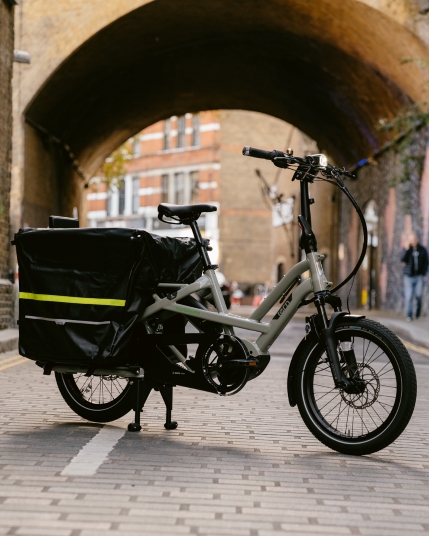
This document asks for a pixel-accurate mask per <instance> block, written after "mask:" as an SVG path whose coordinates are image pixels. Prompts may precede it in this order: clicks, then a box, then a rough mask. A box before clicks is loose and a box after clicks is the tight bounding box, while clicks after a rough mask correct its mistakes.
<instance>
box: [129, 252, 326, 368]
mask: <svg viewBox="0 0 429 536" xmlns="http://www.w3.org/2000/svg"><path fill="white" fill-rule="evenodd" d="M324 258H325V257H324V255H320V254H319V253H318V252H311V253H308V254H307V256H306V259H304V260H303V261H301V262H299V263H298V264H296V265H295V266H294V267H293V268H291V269H290V270H289V272H288V273H287V274H286V275H285V276H284V277H283V278H282V280H281V281H280V282H279V283H278V284H277V286H276V287H274V289H273V290H272V291H271V292H270V293H269V294H268V296H267V297H266V298H265V300H264V301H263V302H262V303H261V304H260V305H259V307H258V308H257V309H255V311H254V312H253V313H252V314H251V315H250V317H249V318H247V319H246V318H243V317H240V316H237V315H234V314H230V313H228V310H227V308H226V305H225V301H224V299H223V296H222V292H221V289H220V285H219V282H218V280H217V278H216V274H215V272H214V270H213V269H209V270H206V272H205V274H204V275H203V276H202V277H200V278H199V279H197V280H196V281H195V282H194V283H192V284H190V285H179V284H175V283H171V284H170V283H162V284H160V285H159V287H158V288H160V289H163V288H169V289H172V288H177V289H178V290H177V291H175V292H174V293H173V294H170V295H169V296H167V297H165V298H160V297H159V296H158V295H157V294H154V295H153V299H154V300H155V303H154V304H152V305H150V306H149V307H147V309H146V310H145V311H144V313H143V314H142V316H141V317H140V319H139V320H140V321H143V322H146V321H149V320H150V319H151V318H154V317H155V316H156V315H157V314H159V313H160V312H161V311H168V312H170V313H176V314H183V315H185V316H188V317H189V318H190V319H191V318H192V317H198V318H199V319H204V320H208V321H210V322H214V323H218V324H221V325H222V326H223V327H224V330H225V332H226V333H229V334H233V328H234V327H237V328H242V329H246V330H249V331H256V332H258V333H259V334H260V335H259V337H258V338H257V340H256V342H254V343H250V341H245V343H246V345H247V346H248V347H249V346H253V349H252V350H251V353H252V354H253V353H254V352H256V354H257V355H261V354H266V353H267V352H268V350H269V348H270V347H271V345H272V344H273V342H274V341H275V340H276V339H277V337H278V336H279V334H280V333H281V332H282V331H283V329H284V328H285V327H286V325H287V324H288V323H289V321H290V320H291V318H292V317H293V316H294V314H295V313H296V311H297V309H298V307H299V305H300V303H301V302H302V301H303V300H305V299H306V298H307V296H308V295H309V294H311V293H313V292H321V291H326V290H328V289H329V288H330V287H331V286H332V283H331V282H329V281H328V280H327V279H326V276H325V274H324V271H323V267H322V264H321V262H320V261H322V260H323V259H324ZM307 271H310V277H309V278H308V279H305V280H304V281H303V282H302V283H300V284H299V285H298V287H297V288H296V289H295V290H294V291H293V292H292V293H291V294H290V295H289V296H288V297H287V299H286V300H285V302H284V303H283V304H282V306H281V307H280V309H279V310H278V311H277V313H276V315H275V316H274V318H273V319H272V320H271V322H269V323H264V322H262V319H263V318H264V316H265V315H266V314H267V313H268V311H269V310H270V309H271V308H272V307H273V306H274V305H275V304H276V303H277V302H278V301H279V300H280V298H281V297H282V296H283V294H285V292H286V291H287V289H288V288H289V287H290V286H291V285H292V284H293V282H294V281H296V279H297V278H298V277H300V276H301V275H302V274H303V273H305V272H307ZM202 289H210V290H211V292H212V294H213V296H214V301H215V305H216V308H217V309H218V312H211V311H204V310H201V309H197V308H195V307H190V306H187V305H186V306H185V305H181V304H180V303H178V302H179V301H180V300H182V299H184V298H186V297H187V296H189V295H191V294H192V293H194V292H197V291H199V290H202ZM176 352H177V349H176ZM176 352H174V353H176ZM178 353H179V352H177V353H176V355H177V354H178ZM178 357H179V358H180V357H183V356H178ZM181 360H182V359H181ZM182 361H183V360H182Z"/></svg>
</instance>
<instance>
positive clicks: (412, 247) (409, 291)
mask: <svg viewBox="0 0 429 536" xmlns="http://www.w3.org/2000/svg"><path fill="white" fill-rule="evenodd" d="M401 261H402V264H403V265H404V294H405V307H406V312H407V321H408V322H410V321H411V320H412V319H413V305H414V298H415V299H416V302H417V308H416V318H419V317H420V314H421V312H422V294H423V277H424V276H425V275H426V273H427V271H428V264H429V261H428V252H427V250H426V248H425V247H423V246H422V245H421V244H419V242H418V238H417V235H416V233H411V234H410V235H409V236H408V249H403V250H402V253H401Z"/></svg>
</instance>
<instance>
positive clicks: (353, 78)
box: [26, 0, 427, 174]
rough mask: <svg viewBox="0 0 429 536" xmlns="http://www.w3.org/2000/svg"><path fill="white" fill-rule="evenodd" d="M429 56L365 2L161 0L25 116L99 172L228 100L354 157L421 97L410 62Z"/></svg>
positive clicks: (64, 75) (77, 63)
mask: <svg viewBox="0 0 429 536" xmlns="http://www.w3.org/2000/svg"><path fill="white" fill-rule="evenodd" d="M426 55H427V51H426V48H425V47H424V46H423V44H422V43H421V42H420V41H419V40H418V39H417V37H415V36H414V35H413V34H412V33H411V32H409V31H408V30H407V29H405V28H404V27H402V26H400V25H399V24H398V23H396V22H394V21H392V20H391V19H388V18H387V17H386V16H385V15H383V14H382V13H380V12H379V11H376V10H374V9H372V8H370V7H368V6H367V5H365V4H362V3H360V2H358V1H356V0H318V1H317V2H314V0H308V1H307V0H265V2H261V1H259V0H248V1H246V2H243V1H241V0H216V1H204V2H201V0H156V1H154V2H152V3H150V4H147V5H145V6H143V7H140V8H138V9H136V10H134V11H132V12H130V13H128V14H127V15H125V16H123V17H121V18H119V19H118V20H116V21H115V22H113V23H111V24H110V25H108V26H106V27H105V28H103V29H102V30H101V31H99V32H98V33H96V34H95V35H94V36H93V37H91V38H90V39H89V40H88V41H86V42H85V43H84V44H83V45H82V46H80V47H79V48H78V49H77V50H76V51H75V52H74V53H73V54H72V55H70V56H69V57H68V58H67V59H66V60H65V61H64V62H63V63H62V64H61V65H60V67H59V68H58V69H57V70H56V72H55V73H54V74H53V75H52V76H51V77H50V78H49V79H48V80H47V81H46V83H45V84H44V86H43V87H42V88H41V89H40V91H39V92H38V94H37V95H36V97H35V98H34V99H33V101H32V102H31V103H30V105H29V107H28V108H27V111H26V115H27V117H28V118H29V119H31V120H33V121H35V122H37V123H38V124H40V125H42V126H43V127H44V128H46V129H47V130H48V131H50V132H51V133H52V134H55V135H56V136H58V137H59V138H60V139H61V140H63V141H64V142H65V143H67V144H68V145H69V146H70V147H71V148H72V150H73V152H74V153H75V154H76V155H77V156H78V158H79V160H80V162H81V164H82V165H83V167H84V169H85V170H86V172H87V173H89V174H91V173H94V172H95V171H96V169H97V168H98V166H99V164H100V163H101V162H102V160H103V159H104V158H105V157H106V156H107V155H108V154H109V153H110V152H111V151H112V150H113V149H114V148H115V147H116V146H118V145H119V144H120V143H121V142H122V141H124V140H125V139H127V138H128V137H129V136H131V135H133V134H134V133H136V132H138V131H139V130H141V129H142V128H144V127H146V126H148V125H150V124H152V123H154V122H155V121H158V120H160V119H162V118H165V117H168V116H170V115H174V114H182V113H184V112H188V111H195V110H204V109H219V108H224V109H248V110H254V111H259V112H263V113H267V114H270V115H273V116H276V117H279V118H281V119H284V120H286V121H288V122H290V123H292V124H294V125H296V126H297V127H298V128H300V129H301V130H303V131H304V132H306V133H307V134H308V135H310V136H311V137H313V138H314V139H316V140H317V142H318V143H319V146H320V147H322V148H323V149H325V150H327V151H328V152H329V153H330V154H331V155H333V156H334V157H335V159H336V161H337V162H338V163H340V164H344V165H350V164H352V163H354V162H356V161H358V160H359V159H360V158H362V157H363V156H367V155H368V154H369V153H370V152H371V151H372V150H374V149H375V148H376V146H377V141H376V135H375V128H374V125H375V123H376V120H377V119H378V118H380V117H384V116H389V115H391V114H393V113H395V111H396V110H397V109H398V108H399V107H401V106H403V105H404V104H406V103H409V102H410V101H412V100H416V99H418V98H419V91H420V90H421V88H422V83H423V81H422V79H421V78H422V73H421V72H420V71H419V70H418V68H417V67H416V66H413V65H412V64H408V65H406V66H403V65H401V59H403V58H404V57H409V56H412V57H419V58H422V57H425V56H426ZM279 144H280V145H281V140H279Z"/></svg>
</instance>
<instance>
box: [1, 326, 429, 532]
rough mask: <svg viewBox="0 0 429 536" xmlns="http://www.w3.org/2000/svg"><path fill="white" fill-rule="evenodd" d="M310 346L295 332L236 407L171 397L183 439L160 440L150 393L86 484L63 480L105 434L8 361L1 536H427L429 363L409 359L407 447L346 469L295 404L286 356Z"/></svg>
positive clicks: (157, 409) (399, 444)
mask: <svg viewBox="0 0 429 536" xmlns="http://www.w3.org/2000/svg"><path fill="white" fill-rule="evenodd" d="M301 336H302V326H299V329H298V327H297V324H294V325H293V326H292V328H291V329H290V330H289V331H288V332H286V333H285V335H284V336H283V337H284V338H283V339H282V341H283V342H281V341H280V343H279V344H278V345H277V346H276V347H275V348H274V352H273V353H274V358H273V361H272V363H271V364H270V366H269V367H268V369H267V370H266V372H265V373H264V374H263V375H262V376H261V377H260V378H258V379H256V380H254V381H253V382H251V383H250V384H248V386H247V387H246V388H245V389H244V390H243V391H242V392H240V393H239V394H237V395H236V396H234V397H230V398H220V397H216V396H213V395H210V394H206V393H200V392H197V391H191V390H188V389H184V388H177V389H175V407H174V412H173V416H174V417H175V418H176V419H177V420H178V422H179V427H178V429H177V430H174V431H166V430H164V428H163V423H164V407H163V404H162V403H161V399H160V396H159V394H158V393H155V394H152V395H151V396H150V398H149V400H148V403H147V409H146V410H145V413H144V416H143V430H142V432H141V433H139V434H133V433H129V432H124V433H123V435H122V437H120V439H119V440H118V442H117V443H116V446H115V447H114V448H113V450H112V451H111V452H110V454H109V455H108V457H107V459H106V460H105V461H104V463H102V464H101V465H100V467H99V468H98V470H97V472H96V474H95V475H94V476H87V477H85V476H67V475H61V472H62V471H63V470H64V469H65V467H67V466H68V465H69V463H70V461H71V459H72V458H74V457H75V456H76V455H77V454H78V452H79V451H80V450H81V449H82V448H83V447H84V446H85V445H87V443H88V442H89V441H90V440H91V439H93V438H94V437H96V436H97V434H98V433H99V432H100V429H102V428H103V426H102V425H98V424H93V423H88V422H86V421H84V420H82V419H81V418H80V417H78V416H76V415H75V414H74V413H73V412H72V411H71V410H70V409H69V408H68V407H67V406H66V404H65V403H64V402H63V400H62V398H61V396H60V394H59V392H58V390H57V387H56V384H55V379H54V377H53V376H42V374H41V371H40V369H38V368H37V367H36V366H35V365H34V364H32V363H30V362H28V363H25V364H20V365H17V366H13V367H9V368H5V369H3V370H2V364H3V367H4V366H6V365H7V363H9V364H10V363H11V362H12V361H13V360H12V361H10V359H11V357H13V356H14V355H15V354H14V353H12V354H8V355H5V354H3V355H2V356H1V357H0V392H1V395H2V400H1V406H0V422H1V427H0V536H2V535H12V534H16V535H20V536H27V535H28V536H30V535H31V536H37V535H40V536H49V535H54V536H97V535H105V534H107V533H112V534H116V533H117V534H120V535H121V536H127V535H136V534H144V535H152V534H154V535H158V534H168V535H170V534H171V535H173V534H174V535H176V534H179V535H180V534H195V535H201V536H202V535H227V536H234V535H237V536H239V535H243V536H267V535H273V534H275V533H284V534H300V535H303V534H315V535H316V534H363V535H382V534H383V535H389V536H391V535H398V536H399V535H401V536H403V535H407V536H408V535H413V534H423V533H425V532H428V531H429V484H428V477H429V449H428V447H429V435H428V425H429V412H428V407H429V400H428V398H429V358H428V357H425V356H423V357H422V356H418V355H415V354H413V356H414V357H415V358H416V369H417V374H418V382H419V395H418V403H417V407H416V410H415V413H414V416H413V418H412V420H411V423H410V425H409V426H408V428H407V429H406V430H405V432H404V433H403V435H402V436H401V437H400V438H399V439H398V440H397V441H396V442H395V443H394V444H392V445H391V446H390V447H389V448H387V449H385V450H383V451H381V452H379V453H377V454H375V455H372V456H366V457H360V458H359V457H351V456H344V455H340V454H337V453H335V452H332V451H330V450H329V449H327V448H326V447H324V446H323V445H322V444H320V443H319V442H318V441H317V440H316V439H315V438H313V436H312V435H311V434H310V433H309V432H308V431H307V429H306V427H305V426H304V424H303V422H302V421H301V418H300V416H299V413H298V411H297V409H296V408H290V407H289V405H288V402H287V393H286V377H287V370H288V366H289V359H288V358H287V357H281V355H280V354H281V353H282V348H284V349H285V352H284V353H285V354H286V356H288V357H290V351H291V349H292V348H293V347H294V346H296V343H297V340H298V339H299V338H300V337H301ZM8 359H9V361H7V360H8ZM130 420H131V415H129V416H127V417H126V418H124V419H122V420H120V421H116V422H114V423H112V424H111V425H110V426H111V427H114V428H115V429H116V431H118V429H121V428H122V429H125V428H126V425H127V423H128V422H130ZM109 428H110V427H104V430H109ZM100 434H101V432H100ZM120 435H121V434H120V433H119V435H118V437H119V436H120ZM99 437H101V435H100V436H99Z"/></svg>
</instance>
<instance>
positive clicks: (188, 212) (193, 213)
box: [158, 203, 217, 223]
mask: <svg viewBox="0 0 429 536" xmlns="http://www.w3.org/2000/svg"><path fill="white" fill-rule="evenodd" d="M216 211H217V208H216V207H214V206H213V205H170V203H161V204H160V205H158V219H160V220H161V221H165V220H164V219H163V218H164V217H167V218H171V219H173V220H176V221H177V223H182V222H183V223H186V222H190V221H196V220H198V218H199V217H200V216H201V214H202V213H203V212H216Z"/></svg>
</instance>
